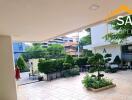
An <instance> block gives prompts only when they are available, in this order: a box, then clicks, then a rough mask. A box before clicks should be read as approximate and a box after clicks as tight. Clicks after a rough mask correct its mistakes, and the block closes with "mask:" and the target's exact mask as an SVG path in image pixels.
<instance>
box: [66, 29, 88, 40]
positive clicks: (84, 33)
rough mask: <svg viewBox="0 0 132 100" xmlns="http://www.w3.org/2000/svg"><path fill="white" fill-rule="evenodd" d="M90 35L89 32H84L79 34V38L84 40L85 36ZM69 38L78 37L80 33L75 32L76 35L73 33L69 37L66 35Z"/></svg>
mask: <svg viewBox="0 0 132 100" xmlns="http://www.w3.org/2000/svg"><path fill="white" fill-rule="evenodd" d="M86 35H88V32H87V31H85V30H83V31H81V32H79V38H82V37H84V36H86ZM66 36H67V37H74V36H78V32H74V33H71V34H69V35H66Z"/></svg>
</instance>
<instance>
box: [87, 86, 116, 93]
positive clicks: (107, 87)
mask: <svg viewBox="0 0 132 100" xmlns="http://www.w3.org/2000/svg"><path fill="white" fill-rule="evenodd" d="M115 86H116V85H115V84H112V85H108V86H105V87H102V88H98V89H94V88H88V90H90V91H93V92H99V91H103V90H107V89H110V88H113V87H115Z"/></svg>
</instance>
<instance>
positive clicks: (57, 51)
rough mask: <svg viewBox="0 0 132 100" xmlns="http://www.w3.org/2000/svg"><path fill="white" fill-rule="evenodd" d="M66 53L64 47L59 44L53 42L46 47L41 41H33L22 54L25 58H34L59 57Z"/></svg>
mask: <svg viewBox="0 0 132 100" xmlns="http://www.w3.org/2000/svg"><path fill="white" fill-rule="evenodd" d="M63 55H64V47H63V46H62V45H59V44H52V45H51V46H49V47H48V48H44V47H43V46H42V44H40V43H33V45H32V46H31V47H28V48H27V49H26V53H24V54H22V56H23V57H24V59H25V60H26V61H28V59H32V58H46V59H50V58H58V57H60V56H63Z"/></svg>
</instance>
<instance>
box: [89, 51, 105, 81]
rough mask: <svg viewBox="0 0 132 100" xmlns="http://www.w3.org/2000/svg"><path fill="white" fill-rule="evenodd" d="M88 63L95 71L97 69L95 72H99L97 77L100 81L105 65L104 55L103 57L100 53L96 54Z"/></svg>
mask: <svg viewBox="0 0 132 100" xmlns="http://www.w3.org/2000/svg"><path fill="white" fill-rule="evenodd" d="M88 62H89V63H90V64H91V65H92V66H93V69H95V71H98V75H97V77H98V80H99V79H100V78H101V76H100V68H101V67H102V65H103V64H104V57H103V55H101V54H99V53H96V54H94V55H93V56H92V57H90V58H89V60H88Z"/></svg>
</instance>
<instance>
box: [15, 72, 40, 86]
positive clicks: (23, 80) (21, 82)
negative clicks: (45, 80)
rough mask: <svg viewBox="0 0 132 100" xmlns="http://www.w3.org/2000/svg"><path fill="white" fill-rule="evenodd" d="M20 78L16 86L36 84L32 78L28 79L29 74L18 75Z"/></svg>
mask: <svg viewBox="0 0 132 100" xmlns="http://www.w3.org/2000/svg"><path fill="white" fill-rule="evenodd" d="M20 76H21V78H20V79H19V80H17V81H16V82H17V85H24V84H29V83H33V82H36V81H38V80H35V79H34V80H33V79H32V78H30V79H29V72H23V73H21V74H20Z"/></svg>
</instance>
